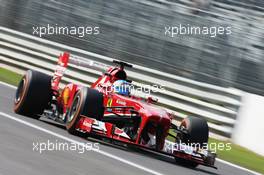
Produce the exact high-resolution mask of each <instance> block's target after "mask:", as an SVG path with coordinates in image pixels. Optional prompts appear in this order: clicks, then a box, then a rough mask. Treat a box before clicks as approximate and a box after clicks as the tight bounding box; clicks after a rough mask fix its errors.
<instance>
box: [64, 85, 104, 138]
mask: <svg viewBox="0 0 264 175" xmlns="http://www.w3.org/2000/svg"><path fill="white" fill-rule="evenodd" d="M103 115H104V107H103V94H102V93H100V92H99V91H97V90H95V89H91V88H82V89H81V90H79V91H78V92H77V93H76V95H75V97H74V99H73V102H72V105H71V108H70V110H69V112H68V114H67V116H66V117H67V120H66V129H67V130H68V132H69V133H70V134H74V135H79V134H80V133H79V132H78V131H77V130H76V125H77V124H78V122H79V120H80V118H81V117H82V116H84V117H85V116H87V117H90V118H94V119H96V120H101V119H102V117H103Z"/></svg>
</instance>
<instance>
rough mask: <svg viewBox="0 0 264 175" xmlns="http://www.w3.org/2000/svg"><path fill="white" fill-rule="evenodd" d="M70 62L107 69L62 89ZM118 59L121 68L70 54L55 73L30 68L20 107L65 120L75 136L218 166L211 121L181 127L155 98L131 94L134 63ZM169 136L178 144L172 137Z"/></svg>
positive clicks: (198, 120)
mask: <svg viewBox="0 0 264 175" xmlns="http://www.w3.org/2000/svg"><path fill="white" fill-rule="evenodd" d="M68 63H71V64H75V65H80V66H82V67H86V68H87V67H88V68H94V69H106V71H105V72H104V73H103V75H102V76H101V77H99V79H98V80H97V81H96V82H94V83H93V84H92V85H91V86H90V87H85V86H81V85H78V84H74V83H69V84H67V85H65V86H64V87H63V88H62V90H61V89H60V88H59V85H60V81H61V78H62V76H63V74H64V71H65V70H66V68H67V66H68ZM114 63H115V64H116V65H117V66H114V67H107V66H106V65H104V64H102V63H97V62H94V61H91V60H90V61H89V60H85V61H82V60H80V59H75V58H73V57H70V55H69V54H68V53H64V54H62V55H61V56H60V57H59V61H58V65H57V67H56V70H55V73H54V75H53V77H51V76H49V75H46V74H43V73H41V72H37V71H33V70H29V71H27V72H26V74H25V75H24V76H23V78H22V80H21V81H20V83H19V85H18V88H17V91H16V95H15V101H14V111H15V112H16V113H18V114H22V115H26V116H29V117H33V118H40V117H41V116H43V117H46V118H49V119H53V120H54V121H57V122H61V123H64V124H65V126H66V129H67V130H68V132H69V133H70V134H74V135H79V136H85V137H87V136H90V137H92V136H96V137H97V138H107V139H109V140H111V141H114V143H117V142H118V143H122V144H124V145H129V146H135V147H139V148H142V149H149V150H151V151H155V152H159V153H162V154H166V155H170V156H173V157H174V158H175V160H176V161H177V162H178V163H180V164H183V165H186V166H189V167H196V166H198V165H199V164H201V165H205V166H209V167H213V168H216V167H215V166H214V163H215V157H216V155H215V154H214V153H211V152H210V151H209V150H206V149H203V148H202V145H205V144H207V142H208V125H207V122H206V121H205V120H204V119H201V118H198V117H187V118H185V119H184V120H183V121H182V122H181V124H180V125H179V126H177V125H175V124H173V123H172V115H171V114H170V113H168V112H167V111H166V110H164V109H162V108H160V107H158V106H156V105H155V104H154V103H155V100H154V99H153V98H151V97H148V98H142V97H139V96H136V95H133V94H132V93H131V89H133V88H135V86H133V84H132V81H129V80H128V78H127V74H126V72H125V70H124V68H125V67H132V65H130V64H127V63H124V62H120V61H114ZM171 130H172V131H174V133H175V134H171V132H169V131H171ZM167 136H170V137H171V138H173V139H174V142H171V141H168V140H167V139H166V138H167ZM194 145H195V146H194ZM197 145H198V146H197Z"/></svg>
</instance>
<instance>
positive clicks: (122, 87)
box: [113, 80, 130, 96]
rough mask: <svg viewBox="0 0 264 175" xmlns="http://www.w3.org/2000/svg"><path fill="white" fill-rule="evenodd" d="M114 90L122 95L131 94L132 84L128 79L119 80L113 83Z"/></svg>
mask: <svg viewBox="0 0 264 175" xmlns="http://www.w3.org/2000/svg"><path fill="white" fill-rule="evenodd" d="M113 89H114V92H115V93H117V94H120V95H125V96H129V95H130V84H129V83H128V82H127V81H126V80H117V81H115V82H114V83H113Z"/></svg>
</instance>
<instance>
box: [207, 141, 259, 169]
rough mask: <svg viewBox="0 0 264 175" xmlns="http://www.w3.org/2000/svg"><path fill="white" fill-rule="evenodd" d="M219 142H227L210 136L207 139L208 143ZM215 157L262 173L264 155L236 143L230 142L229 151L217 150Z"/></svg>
mask: <svg viewBox="0 0 264 175" xmlns="http://www.w3.org/2000/svg"><path fill="white" fill-rule="evenodd" d="M220 142H222V143H224V144H226V143H227V142H224V141H219V140H216V139H212V138H210V139H209V144H210V143H217V144H219V143H220ZM217 157H218V158H220V159H223V160H226V161H228V162H232V163H234V164H236V165H240V166H242V167H245V168H248V169H251V170H254V171H257V172H260V173H262V174H264V157H263V156H260V155H258V154H256V153H254V152H252V151H250V150H248V149H246V148H243V147H241V146H238V145H236V144H233V143H231V150H230V151H217Z"/></svg>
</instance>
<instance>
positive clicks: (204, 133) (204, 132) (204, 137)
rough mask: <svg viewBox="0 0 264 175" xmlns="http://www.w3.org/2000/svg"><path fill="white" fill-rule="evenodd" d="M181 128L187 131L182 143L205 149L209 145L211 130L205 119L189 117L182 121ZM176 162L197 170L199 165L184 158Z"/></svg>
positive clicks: (177, 159)
mask: <svg viewBox="0 0 264 175" xmlns="http://www.w3.org/2000/svg"><path fill="white" fill-rule="evenodd" d="M180 127H181V128H183V129H184V130H186V131H187V135H183V137H182V138H181V141H182V142H183V143H185V144H187V145H194V146H195V147H199V148H201V147H203V146H206V145H205V144H207V143H208V135H209V128H208V124H207V122H206V120H205V119H203V118H199V117H192V116H189V117H187V118H185V119H183V120H182V122H181V125H180ZM175 160H176V162H177V163H179V164H181V165H184V166H187V167H192V168H195V167H197V166H198V165H199V164H198V163H196V162H192V161H189V160H185V159H182V158H175Z"/></svg>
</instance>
